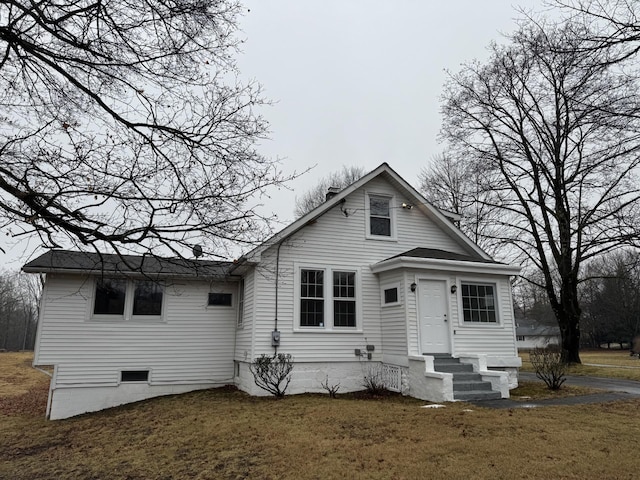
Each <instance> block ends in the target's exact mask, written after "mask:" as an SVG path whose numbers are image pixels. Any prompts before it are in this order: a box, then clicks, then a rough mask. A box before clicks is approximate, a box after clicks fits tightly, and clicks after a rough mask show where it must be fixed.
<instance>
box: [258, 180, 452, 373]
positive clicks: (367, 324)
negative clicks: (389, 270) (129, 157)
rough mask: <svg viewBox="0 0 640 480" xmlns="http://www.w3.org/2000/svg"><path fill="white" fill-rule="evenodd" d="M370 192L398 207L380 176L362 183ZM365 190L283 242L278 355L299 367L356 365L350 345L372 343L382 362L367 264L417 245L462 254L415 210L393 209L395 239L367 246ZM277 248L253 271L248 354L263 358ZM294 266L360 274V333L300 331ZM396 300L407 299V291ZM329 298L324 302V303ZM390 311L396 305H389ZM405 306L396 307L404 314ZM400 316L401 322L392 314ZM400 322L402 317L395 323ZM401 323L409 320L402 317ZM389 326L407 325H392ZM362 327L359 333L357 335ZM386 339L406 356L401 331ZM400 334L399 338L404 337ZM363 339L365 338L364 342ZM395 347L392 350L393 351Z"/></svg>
mask: <svg viewBox="0 0 640 480" xmlns="http://www.w3.org/2000/svg"><path fill="white" fill-rule="evenodd" d="M367 191H371V192H376V193H378V194H385V195H388V196H390V197H395V198H396V199H397V201H398V202H402V201H403V199H404V197H403V195H402V193H401V192H400V191H398V190H396V189H395V188H393V187H392V186H391V185H390V184H389V183H388V182H386V181H384V180H383V179H374V180H372V181H371V182H369V183H368V184H367ZM364 204H365V189H364V188H360V189H358V190H356V191H355V192H353V193H352V194H351V195H349V197H347V199H346V201H345V203H344V204H343V205H341V207H342V209H343V210H344V211H346V212H347V213H348V215H345V214H344V213H343V212H342V211H341V208H340V207H339V206H336V207H335V208H333V209H331V210H329V211H327V212H326V213H325V214H324V215H322V216H321V217H319V218H318V219H317V221H315V222H314V223H313V224H310V225H308V226H306V227H304V228H303V229H302V230H300V231H299V232H298V233H296V234H294V235H292V236H291V237H289V238H287V239H286V240H285V241H284V242H283V243H282V247H281V248H280V265H279V271H280V279H279V282H278V285H279V292H278V297H279V302H278V303H279V306H278V315H277V317H278V330H280V332H281V343H280V348H279V350H278V351H281V352H285V353H291V354H292V355H293V356H294V358H295V360H296V362H305V361H327V360H328V359H331V360H334V361H359V360H358V358H357V357H355V355H354V349H355V348H364V346H365V345H367V344H371V345H375V347H376V350H375V351H374V360H380V359H382V356H381V353H382V349H383V345H382V321H381V311H382V310H386V309H382V308H381V298H380V280H379V278H378V276H377V275H375V274H373V273H372V272H371V270H370V268H369V267H370V265H372V264H374V263H376V262H379V261H381V260H384V259H387V258H390V257H392V256H394V255H397V254H399V253H402V252H404V251H407V250H410V249H412V248H415V247H416V246H422V247H426V248H437V249H442V250H448V251H452V252H456V253H465V250H464V249H463V248H462V247H461V246H460V245H458V244H457V243H456V242H455V241H454V240H452V239H451V237H450V236H449V235H448V234H446V233H445V232H444V231H443V230H441V229H440V227H439V226H438V225H436V224H435V223H434V222H432V221H431V220H430V219H429V218H427V217H426V216H425V215H424V214H423V213H422V212H421V211H420V210H419V209H418V208H413V209H411V210H408V209H400V210H398V211H396V231H397V241H396V242H380V241H368V240H367V239H366V237H365V233H366V229H365V224H366V213H365V211H364V210H363V208H362V206H363V205H364ZM277 248H278V246H277V244H276V245H274V246H273V247H271V248H270V249H268V250H266V251H265V252H264V253H263V254H262V257H261V263H260V266H259V267H258V270H259V273H256V284H255V285H256V298H255V302H256V305H259V308H257V309H256V311H255V322H256V323H255V328H256V331H255V350H254V351H253V352H252V357H253V358H255V357H256V356H258V355H260V354H261V353H273V348H272V347H271V331H272V330H273V329H274V318H275V271H276V269H275V260H276V252H277ZM294 264H297V265H299V266H305V267H311V266H316V267H326V266H332V267H335V268H337V269H340V270H344V271H348V270H354V269H357V268H360V269H361V272H360V286H361V287H360V297H361V298H362V302H361V308H362V315H361V318H362V322H361V326H359V327H358V331H351V330H349V329H344V330H345V331H343V330H335V329H334V330H332V331H322V332H318V331H317V329H315V330H314V331H313V332H306V331H303V330H302V329H300V328H299V327H298V319H297V318H296V317H295V315H294V311H293V310H294V305H295V304H296V298H297V294H296V290H297V289H298V288H299V284H296V283H295V281H294V276H295V275H296V274H295V272H296V268H295V266H294ZM400 295H401V296H404V295H409V293H407V290H404V291H403V292H401V293H400ZM325 301H327V300H325ZM394 308H395V307H394ZM404 308H405V307H404V305H403V306H401V307H399V309H400V310H402V309H404ZM396 318H398V317H396ZM397 321H398V322H400V320H397ZM402 322H406V320H404V319H403V320H402ZM393 328H397V329H401V328H404V327H402V326H401V325H399V324H398V325H396V326H395V327H393ZM360 329H361V331H360ZM395 335H396V336H395V337H394V338H396V340H393V339H391V340H390V342H391V343H390V345H392V347H391V348H392V349H393V350H394V351H397V352H400V351H403V350H404V351H405V352H406V348H405V347H404V345H406V329H404V330H403V333H399V332H398V333H396V334H395ZM401 337H402V338H401ZM365 339H366V340H365ZM394 344H395V346H393V345H394Z"/></svg>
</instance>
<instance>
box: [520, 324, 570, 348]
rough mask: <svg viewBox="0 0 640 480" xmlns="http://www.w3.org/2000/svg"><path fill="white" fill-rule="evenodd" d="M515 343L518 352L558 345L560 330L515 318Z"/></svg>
mask: <svg viewBox="0 0 640 480" xmlns="http://www.w3.org/2000/svg"><path fill="white" fill-rule="evenodd" d="M516 341H517V345H518V350H531V349H534V348H538V347H540V348H544V347H548V346H550V345H560V328H559V327H558V326H557V325H556V326H550V325H542V324H540V323H537V322H536V321H534V320H529V319H524V318H516Z"/></svg>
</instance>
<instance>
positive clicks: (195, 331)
mask: <svg viewBox="0 0 640 480" xmlns="http://www.w3.org/2000/svg"><path fill="white" fill-rule="evenodd" d="M93 288H94V279H93V278H91V277H81V276H79V275H55V274H49V275H47V288H46V292H45V297H44V298H43V303H44V314H43V318H42V323H41V325H40V332H39V335H40V344H39V350H38V356H37V359H36V363H37V364H39V365H58V366H59V368H58V373H57V386H64V385H83V384H84V385H86V384H108V385H116V384H117V383H118V382H119V381H120V372H121V371H122V370H150V383H151V384H172V383H176V384H184V383H195V382H204V383H207V382H222V383H228V382H231V381H232V378H233V350H234V340H235V331H236V328H235V323H236V311H235V309H229V308H226V309H222V310H216V309H208V308H207V305H206V303H207V293H208V292H209V288H210V284H209V283H208V282H188V283H187V282H183V281H179V280H178V281H174V282H171V283H168V284H167V285H166V286H165V289H164V295H165V300H164V305H163V308H164V315H163V316H164V322H160V323H158V322H153V323H148V322H97V321H93V320H91V310H92V308H93V303H92V299H93ZM219 288H220V289H221V290H226V291H228V292H229V293H235V292H236V289H237V285H236V284H235V283H229V284H221V285H219Z"/></svg>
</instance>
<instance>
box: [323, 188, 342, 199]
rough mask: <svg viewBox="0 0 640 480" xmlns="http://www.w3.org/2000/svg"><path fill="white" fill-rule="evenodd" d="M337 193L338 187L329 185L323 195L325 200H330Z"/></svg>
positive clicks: (338, 191)
mask: <svg viewBox="0 0 640 480" xmlns="http://www.w3.org/2000/svg"><path fill="white" fill-rule="evenodd" d="M338 193H340V189H339V188H338V187H329V188H328V189H327V194H326V196H325V200H331V199H332V198H333V197H335V196H336V195H337V194H338Z"/></svg>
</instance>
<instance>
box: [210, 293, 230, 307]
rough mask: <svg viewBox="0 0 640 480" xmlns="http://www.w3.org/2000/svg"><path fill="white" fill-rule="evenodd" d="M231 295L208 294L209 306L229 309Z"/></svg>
mask: <svg viewBox="0 0 640 480" xmlns="http://www.w3.org/2000/svg"><path fill="white" fill-rule="evenodd" d="M231 300H232V294H230V293H213V292H210V293H209V302H208V305H209V306H218V307H230V306H231Z"/></svg>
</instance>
